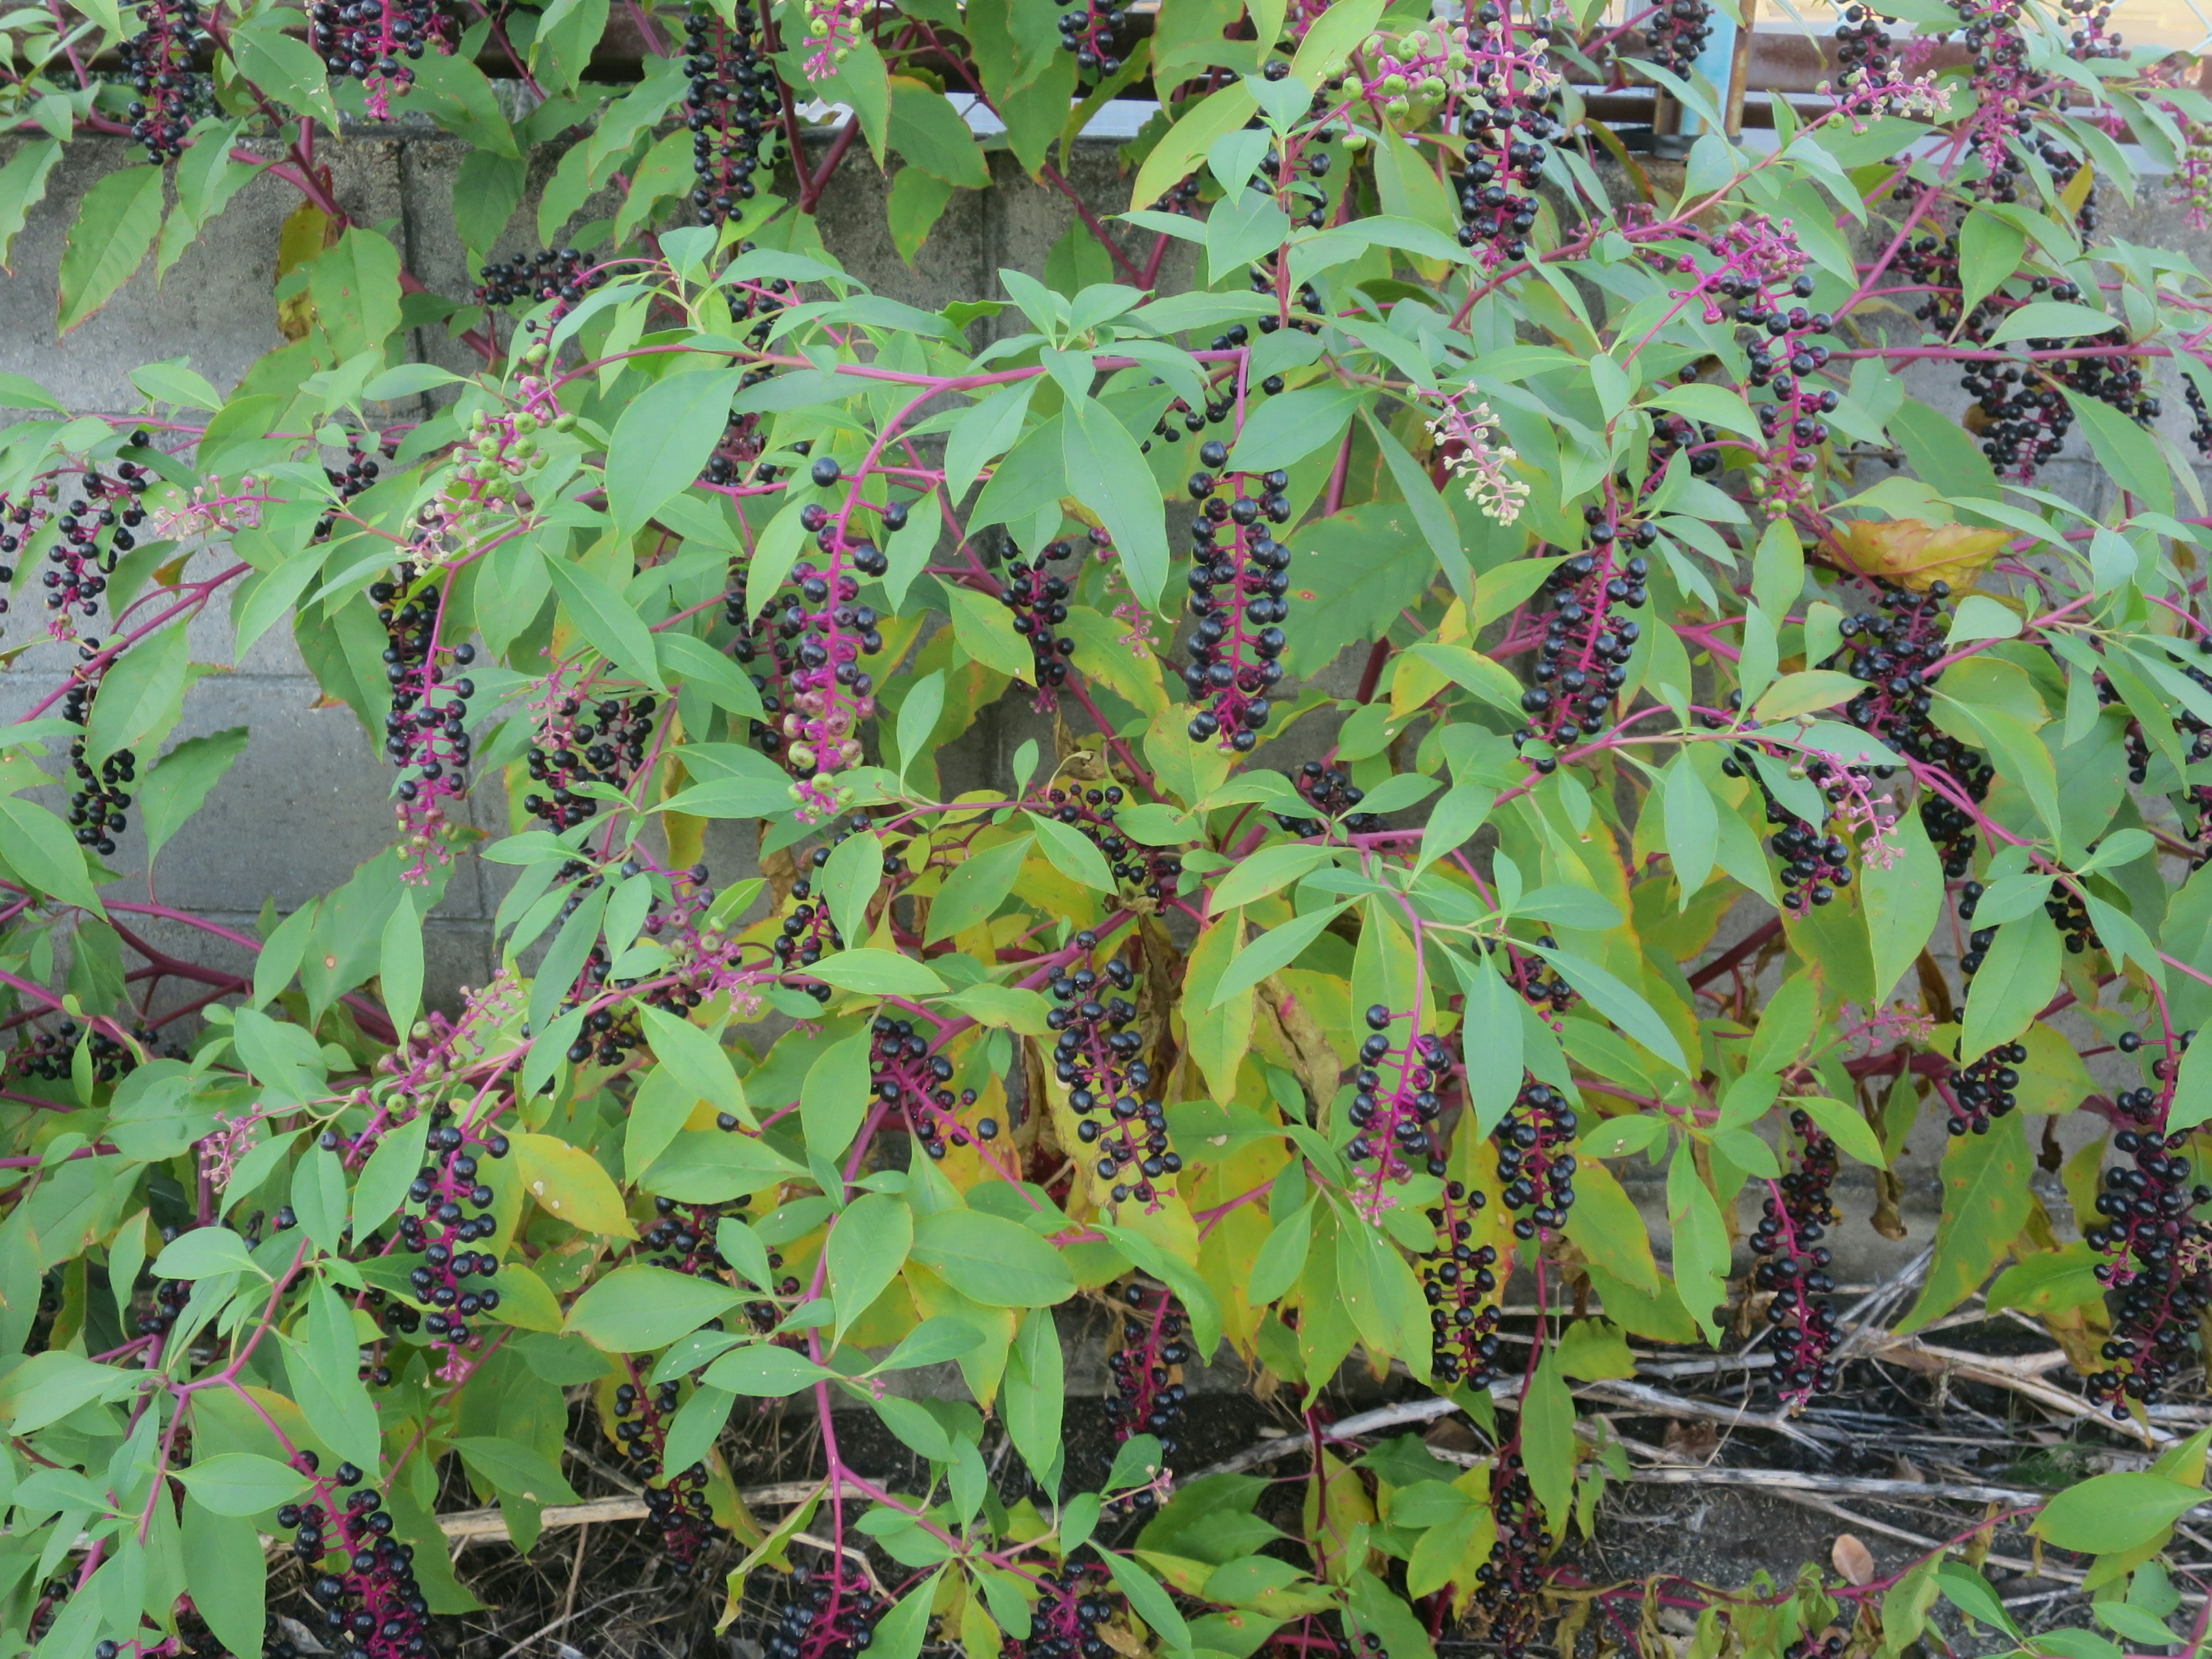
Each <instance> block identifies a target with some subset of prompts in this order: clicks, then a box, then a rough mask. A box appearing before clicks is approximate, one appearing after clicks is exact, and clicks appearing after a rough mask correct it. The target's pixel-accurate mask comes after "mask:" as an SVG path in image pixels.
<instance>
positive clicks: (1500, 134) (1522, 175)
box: [1453, 0, 1695, 268]
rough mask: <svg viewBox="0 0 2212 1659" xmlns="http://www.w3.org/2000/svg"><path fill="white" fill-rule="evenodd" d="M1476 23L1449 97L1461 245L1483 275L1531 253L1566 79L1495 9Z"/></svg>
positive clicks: (1559, 130)
mask: <svg viewBox="0 0 2212 1659" xmlns="http://www.w3.org/2000/svg"><path fill="white" fill-rule="evenodd" d="M1692 3H1695V0H1692ZM1477 15H1478V19H1479V25H1480V32H1479V33H1471V34H1469V35H1468V37H1467V39H1466V41H1465V52H1466V56H1467V64H1466V67H1465V68H1464V70H1462V73H1461V76H1460V79H1459V82H1458V84H1457V85H1456V86H1455V88H1454V89H1453V92H1454V97H1455V100H1456V103H1457V106H1458V107H1457V112H1456V119H1455V125H1456V126H1457V128H1458V130H1459V132H1460V135H1461V136H1462V137H1464V138H1465V139H1466V140H1467V170H1466V171H1465V172H1464V173H1461V174H1460V175H1459V179H1458V195H1459V216H1460V228H1459V240H1460V246H1462V247H1469V248H1477V249H1480V251H1481V253H1480V257H1481V259H1482V262H1483V264H1484V265H1485V266H1486V268H1488V267H1495V266H1497V265H1499V264H1504V263H1505V262H1507V261H1509V260H1516V259H1520V258H1523V257H1524V256H1525V255H1526V254H1527V253H1528V235H1529V233H1530V232H1532V231H1533V230H1534V229H1535V228H1536V216H1537V208H1538V200H1539V198H1538V197H1537V193H1536V192H1537V190H1538V188H1539V187H1540V186H1541V185H1542V183H1543V181H1544V167H1545V164H1546V162H1547V161H1549V160H1550V159H1551V155H1552V151H1553V149H1554V148H1555V147H1556V146H1557V144H1558V143H1559V139H1560V137H1561V136H1562V134H1563V133H1564V131H1565V127H1564V125H1562V123H1561V121H1560V118H1559V100H1560V96H1561V94H1562V93H1563V92H1564V91H1565V86H1566V77H1565V76H1563V75H1561V74H1560V73H1559V70H1557V69H1556V68H1555V67H1553V64H1552V61H1551V58H1550V56H1549V54H1548V53H1547V52H1546V51H1545V47H1544V42H1543V41H1542V40H1541V38H1538V37H1536V36H1534V34H1530V37H1529V38H1528V39H1527V40H1522V39H1521V38H1520V36H1521V35H1522V34H1523V33H1528V31H1526V30H1524V29H1522V27H1519V26H1517V25H1514V24H1512V23H1510V22H1509V21H1507V20H1506V18H1505V16H1504V13H1503V11H1502V9H1501V8H1500V7H1499V6H1498V5H1496V4H1485V5H1483V6H1482V7H1480V9H1479V11H1478V14H1477Z"/></svg>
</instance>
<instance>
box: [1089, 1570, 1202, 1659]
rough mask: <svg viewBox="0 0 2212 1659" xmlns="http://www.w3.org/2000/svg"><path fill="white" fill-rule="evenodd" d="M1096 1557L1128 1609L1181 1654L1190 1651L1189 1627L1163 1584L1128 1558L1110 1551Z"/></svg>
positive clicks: (1154, 1633)
mask: <svg viewBox="0 0 2212 1659" xmlns="http://www.w3.org/2000/svg"><path fill="white" fill-rule="evenodd" d="M1093 1548H1094V1549H1095V1548H1097V1547H1096V1546H1095V1545H1094V1546H1093ZM1097 1554H1098V1557H1099V1559H1101V1560H1103V1562H1105V1564H1106V1571H1108V1572H1109V1574H1111V1575H1112V1576H1113V1579H1114V1587H1115V1589H1118V1590H1120V1591H1121V1594H1122V1595H1125V1596H1127V1598H1128V1601H1129V1610H1130V1611H1131V1612H1132V1613H1135V1614H1136V1615H1137V1617H1138V1618H1139V1619H1141V1620H1144V1621H1145V1623H1146V1625H1148V1626H1151V1627H1152V1634H1153V1635H1155V1636H1157V1637H1158V1638H1160V1640H1161V1641H1163V1642H1164V1643H1166V1644H1168V1646H1169V1647H1170V1648H1172V1649H1174V1650H1176V1651H1178V1652H1182V1653H1188V1652H1189V1651H1190V1626H1188V1625H1187V1624H1185V1623H1184V1622H1183V1617H1182V1614H1181V1613H1177V1612H1176V1604H1175V1602H1174V1601H1173V1599H1172V1598H1170V1596H1169V1595H1168V1593H1167V1591H1166V1590H1164V1589H1161V1588H1160V1581H1159V1580H1158V1579H1157V1578H1155V1577H1152V1574H1151V1573H1149V1572H1147V1571H1145V1569H1144V1568H1142V1567H1140V1566H1139V1565H1137V1564H1136V1563H1135V1562H1134V1561H1132V1560H1130V1559H1128V1558H1127V1556H1121V1555H1116V1554H1115V1553H1114V1552H1113V1551H1111V1550H1108V1549H1100V1550H1097Z"/></svg>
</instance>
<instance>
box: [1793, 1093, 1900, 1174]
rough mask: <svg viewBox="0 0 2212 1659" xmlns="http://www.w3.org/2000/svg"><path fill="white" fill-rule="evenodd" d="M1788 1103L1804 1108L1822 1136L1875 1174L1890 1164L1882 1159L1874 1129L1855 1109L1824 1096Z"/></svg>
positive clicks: (1807, 1096) (1800, 1097)
mask: <svg viewBox="0 0 2212 1659" xmlns="http://www.w3.org/2000/svg"><path fill="white" fill-rule="evenodd" d="M1791 1104H1793V1105H1796V1106H1802V1107H1803V1108H1804V1109H1805V1113H1806V1115H1807V1116H1808V1117H1810V1118H1811V1119H1812V1120H1813V1121H1814V1123H1816V1124H1818V1125H1819V1126H1820V1132H1821V1133H1823V1134H1825V1135H1826V1136H1827V1137H1828V1138H1829V1139H1831V1140H1832V1141H1834V1142H1835V1143H1836V1145H1837V1146H1840V1147H1842V1148H1843V1150H1844V1151H1845V1152H1849V1153H1850V1155H1851V1156H1852V1157H1853V1158H1857V1159H1858V1161H1859V1162H1860V1163H1862V1164H1869V1165H1871V1166H1872V1167H1874V1168H1875V1169H1877V1170H1886V1169H1887V1168H1888V1167H1889V1160H1888V1159H1887V1158H1885V1157H1883V1156H1882V1151H1881V1136H1879V1135H1877V1134H1875V1132H1874V1126H1873V1125H1872V1124H1870V1123H1869V1122H1868V1121H1866V1117H1865V1115H1864V1114H1863V1113H1862V1112H1861V1111H1860V1110H1859V1109H1858V1108H1857V1107H1856V1106H1853V1105H1850V1103H1847V1102H1844V1101H1841V1100H1831V1099H1829V1098H1828V1097H1826V1096H1825V1095H1800V1096H1797V1097H1794V1098H1793V1099H1792V1101H1791Z"/></svg>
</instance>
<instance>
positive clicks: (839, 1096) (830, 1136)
mask: <svg viewBox="0 0 2212 1659" xmlns="http://www.w3.org/2000/svg"><path fill="white" fill-rule="evenodd" d="M887 954H888V953H887ZM871 1044H872V1038H871V1037H870V1036H869V1034H868V1033H867V1032H866V1031H855V1032H854V1034H853V1035H852V1036H848V1037H846V1038H844V1039H843V1040H842V1041H841V1042H833V1043H831V1044H830V1045H829V1047H828V1048H824V1049H823V1050H822V1052H821V1053H820V1054H818V1055H817V1056H816V1058H815V1061H814V1064H813V1065H811V1066H808V1067H807V1069H806V1081H805V1084H804V1085H801V1087H800V1089H799V1124H800V1126H801V1127H802V1129H803V1130H804V1132H805V1136H806V1150H807V1151H808V1152H810V1153H811V1154H813V1155H814V1156H815V1157H817V1158H827V1159H830V1160H833V1161H834V1160H835V1159H837V1158H842V1157H843V1156H844V1153H845V1149H846V1148H847V1147H848V1146H851V1145H852V1144H853V1137H854V1135H856V1134H858V1133H860V1125H861V1123H862V1121H864V1120H866V1117H867V1115H868V1107H869V1105H870V1103H872V1100H873V1099H874V1097H875V1094H874V1089H873V1087H872V1082H873V1079H872V1075H871V1073H870V1071H869V1062H868V1056H869V1050H870V1047H871Z"/></svg>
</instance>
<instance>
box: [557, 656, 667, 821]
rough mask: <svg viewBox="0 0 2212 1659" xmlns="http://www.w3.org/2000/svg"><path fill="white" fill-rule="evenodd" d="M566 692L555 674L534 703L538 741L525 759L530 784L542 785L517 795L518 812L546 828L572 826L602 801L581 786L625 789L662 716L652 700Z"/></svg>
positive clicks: (577, 690)
mask: <svg viewBox="0 0 2212 1659" xmlns="http://www.w3.org/2000/svg"><path fill="white" fill-rule="evenodd" d="M586 690H588V684H586V685H580V686H578V687H576V688H575V689H574V690H570V689H569V688H568V686H567V685H566V684H565V676H564V675H563V673H562V672H561V671H556V672H555V673H554V675H553V677H552V678H551V679H550V681H548V682H547V683H546V685H545V688H544V691H543V692H542V693H541V694H540V696H538V699H537V700H536V701H535V702H533V703H532V718H533V723H534V725H535V726H536V728H537V730H536V740H535V741H534V742H533V743H532V744H531V746H530V750H529V752H528V754H527V755H526V757H524V767H525V769H526V770H527V771H528V773H529V774H530V778H531V781H532V782H533V783H537V784H541V785H543V786H544V790H545V793H543V794H541V793H538V792H537V791H536V790H532V792H531V793H528V794H526V795H525V796H524V797H523V798H522V810H523V811H526V812H527V813H529V814H530V815H531V816H532V817H535V818H539V819H542V820H543V821H544V824H545V827H546V828H547V829H553V830H561V829H574V827H575V826H576V825H577V824H580V823H583V822H585V821H586V819H588V818H591V817H595V816H597V814H598V812H599V808H600V806H601V805H603V803H602V802H601V801H599V799H597V798H596V797H595V796H593V795H592V794H590V793H586V792H585V791H584V790H583V789H581V788H580V787H579V786H580V785H584V784H599V785H604V786H605V787H608V788H611V789H627V788H629V786H630V782H631V781H632V780H633V779H634V778H635V776H636V775H637V771H638V769H639V768H640V767H641V766H643V765H644V764H645V757H646V754H647V750H648V747H649V746H650V745H651V744H653V741H654V733H655V732H656V731H657V730H658V729H659V723H660V722H661V721H662V720H665V718H666V716H665V712H664V711H663V709H662V708H661V704H660V700H659V698H658V697H655V696H650V695H647V696H616V697H601V698H599V699H597V700H596V701H594V700H592V699H590V698H589V697H587V696H583V695H580V694H581V693H583V692H585V691H586Z"/></svg>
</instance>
